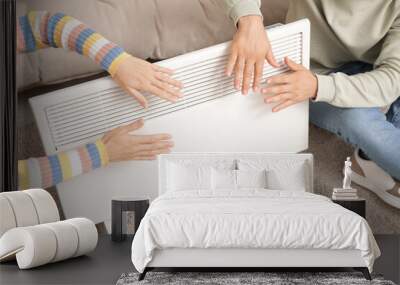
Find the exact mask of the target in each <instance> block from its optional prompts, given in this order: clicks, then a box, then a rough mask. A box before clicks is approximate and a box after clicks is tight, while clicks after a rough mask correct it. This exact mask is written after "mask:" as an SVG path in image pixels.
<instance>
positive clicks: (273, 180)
mask: <svg viewBox="0 0 400 285" xmlns="http://www.w3.org/2000/svg"><path fill="white" fill-rule="evenodd" d="M267 181H268V183H267V185H268V189H272V190H291V191H305V190H306V189H307V185H306V175H305V167H304V164H298V165H296V166H295V167H291V168H286V169H279V170H277V169H269V170H268V171H267Z"/></svg>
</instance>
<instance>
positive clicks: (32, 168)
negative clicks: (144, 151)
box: [18, 140, 109, 190]
mask: <svg viewBox="0 0 400 285" xmlns="http://www.w3.org/2000/svg"><path fill="white" fill-rule="evenodd" d="M108 163H109V160H108V155H107V151H106V148H105V146H104V144H103V142H102V141H101V140H98V141H96V142H95V143H90V144H87V145H85V146H83V147H80V148H78V149H74V150H70V151H66V152H60V153H58V154H54V155H50V156H46V157H39V158H29V159H27V160H20V161H18V188H19V189H20V190H23V189H29V188H37V187H39V188H48V187H50V186H53V185H56V184H58V183H61V182H63V181H66V180H68V179H71V178H73V177H75V176H78V175H80V174H83V173H86V172H89V171H91V170H94V169H96V168H100V167H103V166H106V165H107V164H108Z"/></svg>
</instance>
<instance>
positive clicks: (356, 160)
mask: <svg viewBox="0 0 400 285" xmlns="http://www.w3.org/2000/svg"><path fill="white" fill-rule="evenodd" d="M358 151H359V150H358V149H356V150H355V152H354V154H353V156H352V157H351V162H352V165H351V168H352V170H353V173H352V176H351V178H352V181H353V182H355V183H357V184H358V185H360V186H363V187H364V188H367V189H368V190H371V191H372V192H374V193H375V194H376V195H378V197H380V198H381V199H382V200H383V201H385V202H386V203H388V204H389V205H391V206H393V207H396V208H398V209H400V183H399V182H396V181H395V180H394V179H393V178H392V177H391V176H390V175H389V174H387V173H386V172H385V171H384V170H383V169H382V168H380V167H379V166H378V165H377V164H376V163H375V162H373V161H372V160H365V159H363V158H361V157H360V156H359V154H358Z"/></svg>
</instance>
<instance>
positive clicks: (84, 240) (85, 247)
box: [65, 218, 98, 257]
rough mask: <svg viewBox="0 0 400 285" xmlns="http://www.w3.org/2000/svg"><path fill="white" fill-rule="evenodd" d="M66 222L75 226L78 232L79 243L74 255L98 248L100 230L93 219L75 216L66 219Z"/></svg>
mask: <svg viewBox="0 0 400 285" xmlns="http://www.w3.org/2000/svg"><path fill="white" fill-rule="evenodd" d="M65 222H66V223H69V224H71V225H72V226H74V227H75V229H76V231H77V232H78V237H79V245H78V249H77V251H76V253H75V255H74V257H75V256H79V255H82V254H86V253H88V252H91V251H92V250H94V249H95V248H96V246H97V241H98V232H97V229H96V226H95V224H94V223H93V222H92V221H91V220H89V219H86V218H74V219H69V220H65Z"/></svg>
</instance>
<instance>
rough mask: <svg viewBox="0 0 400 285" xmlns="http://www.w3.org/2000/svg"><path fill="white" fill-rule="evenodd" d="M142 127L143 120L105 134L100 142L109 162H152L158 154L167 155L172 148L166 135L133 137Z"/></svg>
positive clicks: (168, 136)
mask: <svg viewBox="0 0 400 285" xmlns="http://www.w3.org/2000/svg"><path fill="white" fill-rule="evenodd" d="M142 126H143V120H138V121H135V122H133V123H131V124H129V125H126V126H122V127H118V128H116V129H113V130H111V131H109V132H108V133H106V134H105V135H104V136H103V137H102V139H101V140H102V142H103V143H104V145H105V147H106V151H107V154H108V157H109V160H110V162H117V161H124V160H153V159H155V158H156V156H157V155H158V154H161V153H168V152H170V149H171V148H172V147H173V146H174V144H173V143H172V141H170V139H171V136H170V135H168V134H155V135H133V134H131V133H132V132H133V131H136V130H138V129H140V128H141V127H142Z"/></svg>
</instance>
